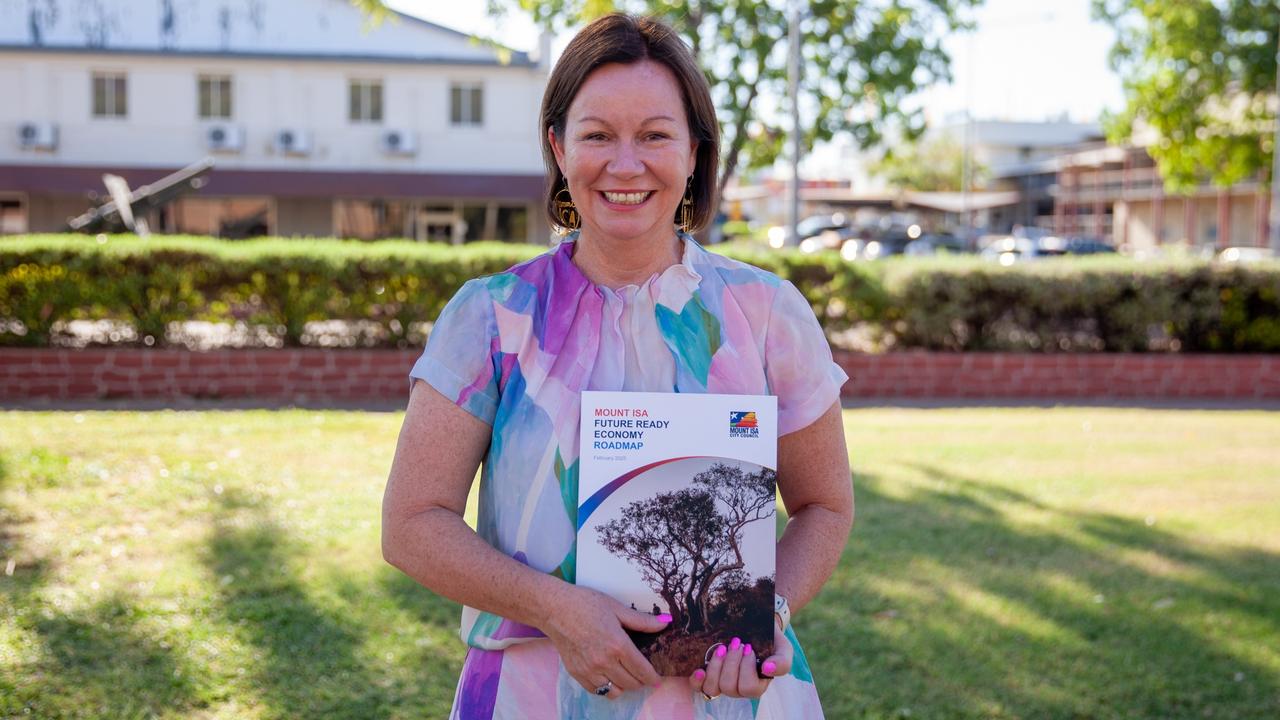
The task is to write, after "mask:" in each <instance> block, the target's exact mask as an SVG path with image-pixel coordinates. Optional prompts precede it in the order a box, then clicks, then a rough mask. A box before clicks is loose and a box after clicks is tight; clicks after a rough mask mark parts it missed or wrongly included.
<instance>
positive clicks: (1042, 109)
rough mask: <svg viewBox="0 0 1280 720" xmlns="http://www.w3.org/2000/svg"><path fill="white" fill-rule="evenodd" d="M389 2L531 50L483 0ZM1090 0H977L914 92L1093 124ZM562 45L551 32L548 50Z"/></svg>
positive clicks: (942, 116) (1099, 70) (1109, 95)
mask: <svg viewBox="0 0 1280 720" xmlns="http://www.w3.org/2000/svg"><path fill="white" fill-rule="evenodd" d="M388 4H389V5H391V6H392V7H393V8H395V9H397V10H400V11H401V12H406V13H409V14H411V15H416V16H418V17H421V18H423V19H426V20H430V21H432V22H435V23H439V24H441V25H445V26H447V27H451V28H454V29H456V30H462V31H464V32H470V33H475V34H479V35H483V36H485V37H489V38H492V39H494V40H497V41H499V42H501V43H503V44H505V45H507V46H509V47H511V48H514V49H516V50H533V49H535V48H536V47H537V44H538V30H537V28H536V27H535V26H534V25H533V23H532V22H531V21H529V20H528V18H527V17H526V16H524V15H522V14H520V13H518V12H512V13H510V14H509V15H508V16H507V18H506V19H505V20H504V21H503V22H501V23H498V22H496V21H495V20H494V19H492V18H490V17H488V15H487V14H486V13H485V4H486V3H485V0H454V1H453V2H442V1H441V0H390V1H389V3H388ZM1089 6H1090V2H1089V0H1036V1H1035V2H1028V1H1027V0H985V2H984V3H983V5H982V6H981V7H979V8H978V9H977V10H976V11H974V12H973V15H972V17H973V19H974V20H975V21H976V23H977V29H976V31H975V32H972V33H955V34H952V35H951V36H949V37H948V38H947V39H946V40H945V41H944V43H945V47H946V49H947V51H948V52H949V53H950V55H951V58H952V76H953V79H952V82H951V83H950V84H945V85H943V84H940V85H937V86H935V87H933V88H931V89H929V90H928V91H926V92H924V93H921V95H920V96H919V102H920V104H921V107H923V108H924V109H925V112H926V113H927V115H928V117H929V118H930V121H931V122H932V123H946V122H948V121H951V120H956V119H957V118H960V117H963V113H964V111H965V109H966V107H969V108H971V109H972V113H973V116H974V117H975V118H978V119H983V120H1045V119H1049V118H1054V119H1057V118H1059V117H1061V116H1062V115H1064V114H1065V115H1066V116H1067V117H1068V118H1070V119H1071V120H1077V121H1090V120H1096V119H1097V118H1098V117H1099V115H1100V114H1101V112H1102V111H1103V110H1104V109H1107V108H1110V109H1113V110H1114V109H1119V107H1120V106H1121V104H1122V101H1123V97H1122V94H1121V88H1120V79H1119V78H1118V77H1117V76H1116V75H1115V74H1114V73H1113V72H1112V71H1111V70H1110V69H1109V68H1108V66H1107V52H1108V50H1109V49H1110V47H1111V44H1112V42H1113V41H1114V38H1115V36H1114V33H1113V32H1112V30H1111V29H1110V28H1109V27H1107V26H1105V25H1103V24H1101V23H1096V22H1091V21H1090V19H1089ZM567 42H568V38H567V37H561V38H557V39H556V42H555V43H553V46H552V55H553V56H558V54H559V51H560V50H561V49H563V47H564V45H565V44H566V43H567Z"/></svg>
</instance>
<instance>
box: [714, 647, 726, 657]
mask: <svg viewBox="0 0 1280 720" xmlns="http://www.w3.org/2000/svg"><path fill="white" fill-rule="evenodd" d="M726 652H728V650H727V649H726V648H725V646H723V645H721V646H720V647H718V648H716V657H724V654H725V653H726Z"/></svg>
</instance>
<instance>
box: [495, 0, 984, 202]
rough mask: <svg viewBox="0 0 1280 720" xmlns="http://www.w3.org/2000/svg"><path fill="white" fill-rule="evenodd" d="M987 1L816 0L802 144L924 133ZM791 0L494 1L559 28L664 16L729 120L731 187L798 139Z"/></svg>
mask: <svg viewBox="0 0 1280 720" xmlns="http://www.w3.org/2000/svg"><path fill="white" fill-rule="evenodd" d="M980 2H981V0H812V1H811V2H809V3H807V7H808V9H807V17H806V19H805V20H804V21H803V22H802V23H801V30H802V47H803V57H804V66H805V69H804V71H803V72H802V75H803V78H802V80H801V86H800V88H801V89H800V93H801V99H800V107H801V117H802V118H804V120H803V121H802V122H803V124H804V137H803V138H802V145H803V146H804V148H805V149H806V150H807V149H812V147H813V146H814V144H815V143H817V142H819V141H826V140H830V139H831V138H832V137H834V136H835V135H837V134H840V133H848V134H849V135H851V136H852V137H853V138H854V140H855V141H857V142H858V143H859V145H860V146H862V147H864V148H866V147H871V146H872V145H875V144H876V143H878V142H879V141H880V140H881V138H882V137H883V136H884V134H885V132H886V131H888V130H890V129H892V130H893V131H894V132H895V133H900V134H901V135H903V136H905V137H908V138H914V137H917V136H918V135H919V134H920V133H921V132H922V131H923V129H924V118H923V116H922V114H921V113H920V112H919V110H918V109H914V110H913V109H910V107H909V104H908V103H907V102H905V101H906V99H907V97H908V96H910V95H911V94H912V93H914V92H916V91H917V90H919V89H920V88H922V87H924V86H926V85H928V84H930V83H932V82H934V81H936V80H946V79H949V77H950V75H949V65H950V59H949V58H948V56H947V54H946V53H945V52H944V51H943V49H942V46H941V39H942V36H943V35H944V34H945V33H946V32H947V31H949V30H954V29H956V28H960V27H963V26H964V23H963V22H962V21H961V20H960V17H959V14H958V13H959V11H960V9H961V8H962V7H965V6H970V7H971V6H974V5H977V4H979V3H980ZM785 6H786V2H784V1H783V0H689V1H688V2H675V1H674V0H489V9H490V12H492V13H495V14H499V15H500V14H502V13H503V12H506V11H508V10H510V9H512V8H517V9H519V10H522V11H524V12H527V13H529V14H531V15H532V16H533V19H534V20H535V22H537V23H538V24H540V25H542V26H543V27H546V28H548V29H551V30H554V31H558V30H561V29H564V28H566V27H570V26H575V25H579V24H581V23H583V22H586V21H589V20H592V19H594V18H595V17H598V16H600V15H602V14H605V13H607V12H612V11H615V10H617V11H621V12H627V13H632V14H637V15H650V16H653V17H658V18H661V19H663V20H664V21H666V22H667V23H669V24H670V25H671V26H672V27H674V28H675V29H676V31H677V32H679V33H680V34H681V35H682V36H683V37H684V38H685V39H686V40H687V41H688V42H689V44H690V45H691V47H692V48H693V51H694V54H695V56H696V57H697V59H698V61H699V64H700V65H701V66H702V68H703V70H704V71H705V72H706V74H707V79H708V81H709V83H710V85H711V91H712V97H713V98H714V99H715V103H716V110H717V114H718V115H719V117H720V125H721V133H722V135H721V139H722V143H723V145H722V148H723V153H722V167H721V170H720V179H719V189H720V190H721V191H723V190H724V187H725V185H726V184H727V183H728V182H729V180H730V178H732V177H733V176H734V174H735V173H737V171H738V168H739V167H740V166H741V167H745V168H747V169H751V168H759V167H766V166H769V165H772V164H773V162H774V161H775V160H777V159H778V157H779V156H780V155H781V154H782V150H783V147H784V145H785V143H786V140H787V137H788V128H789V122H788V120H787V118H788V116H789V115H788V108H789V103H788V101H787V93H786V87H787V43H786V37H787V19H786V7H785Z"/></svg>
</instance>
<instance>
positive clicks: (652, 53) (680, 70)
mask: <svg viewBox="0 0 1280 720" xmlns="http://www.w3.org/2000/svg"><path fill="white" fill-rule="evenodd" d="M641 60H652V61H654V62H657V63H661V64H663V65H665V66H667V68H668V69H670V70H671V72H672V74H674V75H675V76H676V82H677V83H679V84H680V94H681V96H682V97H683V99H684V112H685V119H686V120H687V121H688V124H689V132H690V134H691V135H692V137H693V139H694V140H696V141H697V143H698V150H697V162H696V165H695V167H694V171H693V181H692V183H691V184H690V189H691V190H692V193H693V219H692V222H691V223H690V225H689V231H690V232H693V231H694V230H698V229H700V228H702V227H704V226H706V224H707V223H708V222H710V221H711V219H712V217H713V216H714V215H715V207H716V203H715V200H716V198H715V194H716V173H717V171H718V170H719V167H720V124H719V123H718V122H717V121H716V108H715V105H714V104H713V103H712V102H711V91H710V89H709V88H708V87H707V79H706V77H705V76H704V75H703V74H702V70H700V69H699V68H698V64H697V62H695V61H694V59H693V53H691V52H690V51H689V47H688V46H687V45H685V44H684V41H683V40H681V39H680V36H679V35H677V34H676V32H675V31H674V30H672V29H671V28H670V27H669V26H668V25H666V24H664V23H662V22H660V21H658V20H654V19H652V18H637V17H631V16H630V15H622V14H613V15H606V16H604V17H602V18H600V19H599V20H596V21H595V22H593V23H591V24H590V25H588V26H586V27H585V28H583V29H582V30H581V31H580V32H579V33H578V34H577V35H575V36H574V37H573V40H571V41H569V45H568V46H567V47H565V49H564V53H563V54H562V55H561V56H560V60H559V61H558V62H556V67H555V69H554V70H552V71H551V77H550V78H548V79H547V91H546V93H544V94H543V96H542V112H541V113H540V114H539V116H538V128H539V131H540V132H539V135H540V137H541V139H542V159H543V162H544V163H546V166H547V179H548V180H549V182H548V183H547V189H546V203H545V206H544V208H543V209H544V211H545V212H546V214H547V218H548V219H549V220H550V221H551V225H552V226H553V227H559V226H560V221H559V219H558V218H557V217H556V213H555V197H556V193H557V192H559V191H560V190H562V189H563V188H564V186H565V185H564V182H565V181H564V175H563V174H562V173H561V172H560V166H559V165H557V164H556V157H555V153H554V152H552V150H551V141H550V140H549V139H548V138H547V130H548V129H552V130H554V131H555V134H556V137H557V138H558V139H559V140H560V141H561V142H563V141H564V133H565V125H566V122H567V119H568V115H569V105H570V104H572V103H573V98H574V97H575V96H577V94H578V90H579V89H581V88H582V85H583V83H585V82H586V81H587V77H588V76H589V75H590V74H591V73H592V71H594V70H595V69H596V68H598V67H600V66H601V65H605V64H607V63H623V64H630V63H635V62H640V61H641ZM679 212H680V210H679V208H678V207H677V208H676V216H675V217H673V218H672V222H674V223H678V222H679Z"/></svg>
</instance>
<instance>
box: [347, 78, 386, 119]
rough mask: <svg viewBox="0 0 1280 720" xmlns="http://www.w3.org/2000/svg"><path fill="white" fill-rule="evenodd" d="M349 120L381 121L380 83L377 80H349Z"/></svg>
mask: <svg viewBox="0 0 1280 720" xmlns="http://www.w3.org/2000/svg"><path fill="white" fill-rule="evenodd" d="M350 117H351V122H382V83H381V82H380V81H378V80H352V81H351V103H350Z"/></svg>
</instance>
